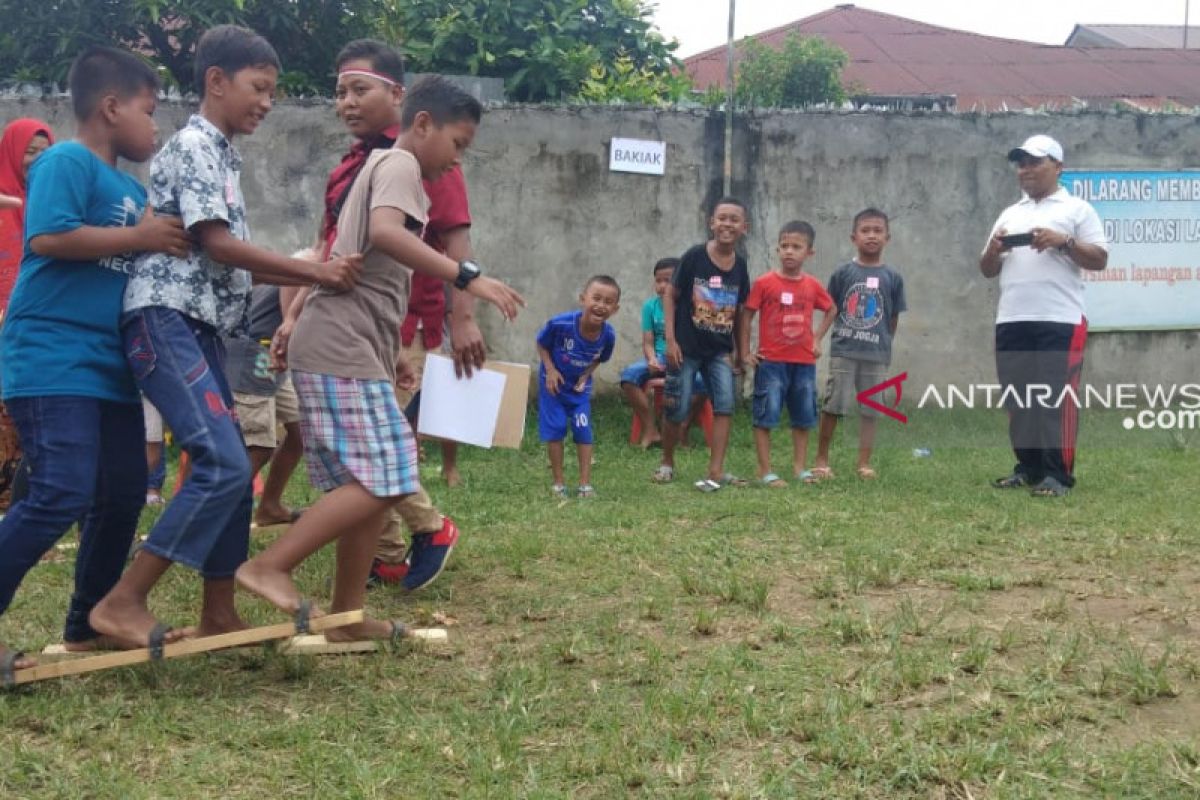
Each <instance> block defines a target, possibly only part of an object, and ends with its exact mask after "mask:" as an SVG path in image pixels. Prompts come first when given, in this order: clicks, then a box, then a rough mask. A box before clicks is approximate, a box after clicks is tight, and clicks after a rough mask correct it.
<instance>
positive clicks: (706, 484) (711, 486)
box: [692, 478, 721, 494]
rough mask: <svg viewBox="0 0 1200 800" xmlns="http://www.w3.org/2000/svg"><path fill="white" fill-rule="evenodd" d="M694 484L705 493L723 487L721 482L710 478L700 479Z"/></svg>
mask: <svg viewBox="0 0 1200 800" xmlns="http://www.w3.org/2000/svg"><path fill="white" fill-rule="evenodd" d="M692 485H693V486H695V487H696V489H697V490H699V491H701V492H704V493H705V494H710V493H712V492H716V491H719V490H720V489H721V484H720V483H718V482H717V481H714V480H710V479H708V478H704V479H702V480H698V481H696V482H695V483H694V484H692Z"/></svg>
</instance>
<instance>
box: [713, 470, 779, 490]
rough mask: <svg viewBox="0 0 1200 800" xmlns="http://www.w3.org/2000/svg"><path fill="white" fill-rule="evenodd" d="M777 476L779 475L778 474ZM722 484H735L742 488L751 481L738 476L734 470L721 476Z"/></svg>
mask: <svg viewBox="0 0 1200 800" xmlns="http://www.w3.org/2000/svg"><path fill="white" fill-rule="evenodd" d="M775 477H779V476H778V475H776V476H775ZM720 484H721V485H722V486H734V487H737V488H738V489H741V488H744V487H746V486H749V485H750V481H748V480H746V479H745V478H739V477H738V476H736V475H734V474H733V473H732V472H726V473H725V474H724V475H722V476H721V480H720Z"/></svg>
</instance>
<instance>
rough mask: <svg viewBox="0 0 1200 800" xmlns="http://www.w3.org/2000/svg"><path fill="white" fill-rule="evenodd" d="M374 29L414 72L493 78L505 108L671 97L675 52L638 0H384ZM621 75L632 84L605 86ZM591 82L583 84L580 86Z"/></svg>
mask: <svg viewBox="0 0 1200 800" xmlns="http://www.w3.org/2000/svg"><path fill="white" fill-rule="evenodd" d="M384 2H385V4H386V6H387V10H386V12H385V13H384V15H383V26H382V29H383V30H384V31H385V32H386V33H387V35H388V38H390V39H391V40H393V41H398V42H402V43H403V46H404V49H405V51H406V53H407V54H408V56H409V58H410V59H411V61H412V63H413V67H414V69H416V70H418V71H428V72H441V73H465V74H468V75H482V76H490V77H498V78H503V79H504V83H505V91H506V92H507V94H508V96H509V97H510V98H512V99H514V100H519V101H523V102H540V101H547V100H549V101H556V100H569V99H572V98H577V97H583V98H589V99H594V100H595V101H597V102H607V101H610V100H621V99H625V97H624V95H623V94H622V93H623V92H626V91H627V95H628V97H630V98H635V99H631V100H630V102H659V101H663V100H672V99H677V98H678V97H680V96H681V95H682V94H683V93H684V92H685V91H686V85H685V84H682V83H681V81H680V79H679V78H678V77H677V74H676V72H677V70H678V67H679V62H678V60H677V59H676V58H675V56H674V55H673V53H674V51H675V48H676V46H677V44H676V43H675V42H667V41H665V40H664V39H663V37H662V35H661V34H660V33H658V31H656V30H654V27H653V23H652V22H651V20H650V15H651V9H650V7H649V6H648V5H646V4H645V3H644V2H642V0H457V2H447V0H384ZM622 77H624V78H627V79H628V80H629V81H631V82H632V84H633V85H632V86H629V87H621V88H620V89H617V88H614V87H615V86H616V85H617V84H620V83H621V80H622ZM589 80H590V81H592V83H591V84H590V85H589V84H588V81H589Z"/></svg>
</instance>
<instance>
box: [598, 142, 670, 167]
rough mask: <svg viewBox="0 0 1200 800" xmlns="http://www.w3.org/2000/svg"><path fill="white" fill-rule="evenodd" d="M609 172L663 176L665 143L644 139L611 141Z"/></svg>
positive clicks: (665, 160)
mask: <svg viewBox="0 0 1200 800" xmlns="http://www.w3.org/2000/svg"><path fill="white" fill-rule="evenodd" d="M608 169H609V171H610V172H637V173H639V174H641V175H663V174H665V173H666V169H667V143H666V142H651V141H647V140H645V139H613V140H612V145H611V146H610V147H609V154H608Z"/></svg>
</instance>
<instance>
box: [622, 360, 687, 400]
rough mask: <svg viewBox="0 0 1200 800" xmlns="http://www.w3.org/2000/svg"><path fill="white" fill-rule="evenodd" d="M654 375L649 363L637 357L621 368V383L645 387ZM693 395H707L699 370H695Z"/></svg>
mask: <svg viewBox="0 0 1200 800" xmlns="http://www.w3.org/2000/svg"><path fill="white" fill-rule="evenodd" d="M652 377H654V376H653V375H651V373H650V365H649V364H648V363H646V359H644V358H639V359H638V360H637V361H635V362H633V363H632V364H630V365H629V366H628V367H625V368H624V369H623V370H621V383H632V384H633V385H634V386H637V387H639V388H642V387H645V385H646V384H647V383H648V382H649V380H650V379H651V378H652ZM692 394H693V395H704V396H707V395H708V390H707V389H705V388H704V376H703V375H701V374H700V372H699V371H697V372H696V378H695V382H694V384H693V386H692Z"/></svg>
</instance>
